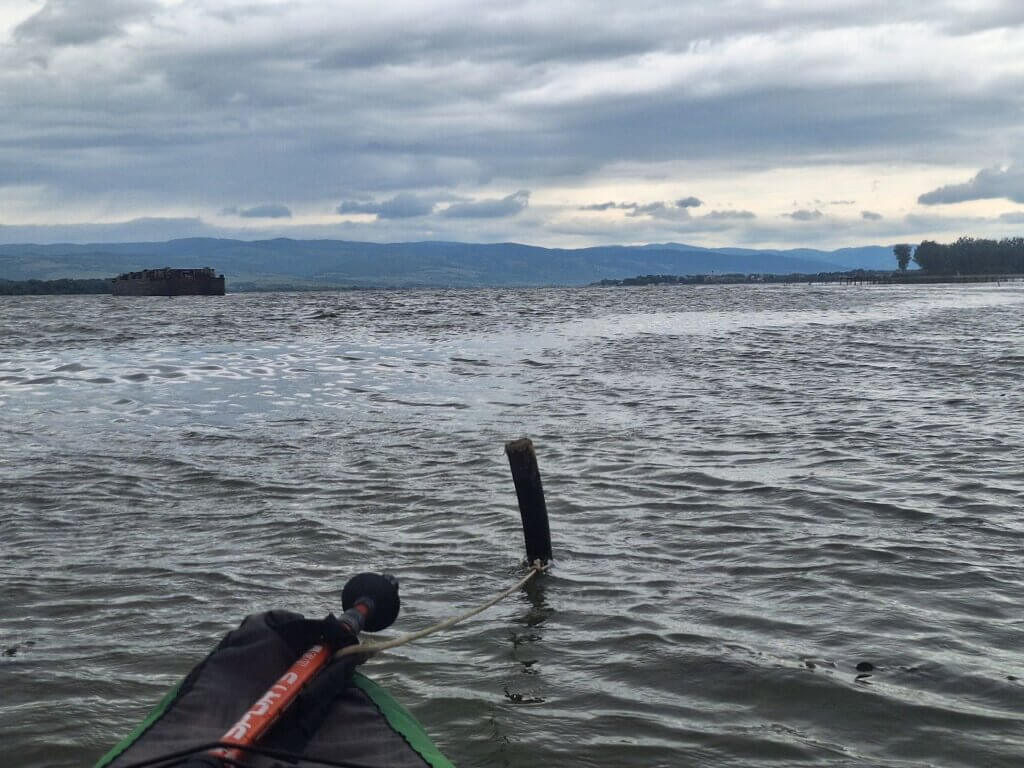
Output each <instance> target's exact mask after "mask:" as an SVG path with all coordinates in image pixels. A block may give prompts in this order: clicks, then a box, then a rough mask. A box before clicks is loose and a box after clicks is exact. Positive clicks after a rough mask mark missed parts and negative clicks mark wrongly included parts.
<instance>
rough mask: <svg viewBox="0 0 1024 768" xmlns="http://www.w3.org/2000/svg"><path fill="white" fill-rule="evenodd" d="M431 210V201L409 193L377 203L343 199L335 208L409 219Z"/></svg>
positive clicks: (338, 210)
mask: <svg viewBox="0 0 1024 768" xmlns="http://www.w3.org/2000/svg"><path fill="white" fill-rule="evenodd" d="M433 210H434V202H433V201H431V200H427V199H425V198H422V197H417V196H416V195H413V194H409V193H402V194H399V195H395V196H394V197H393V198H391V199H390V200H384V201H382V202H379V203H378V202H361V201H359V200H344V201H342V203H341V205H339V206H338V208H337V212H338V213H342V214H344V213H372V214H376V215H377V218H380V219H411V218H414V217H416V216H426V215H427V214H428V213H431V212H432V211H433Z"/></svg>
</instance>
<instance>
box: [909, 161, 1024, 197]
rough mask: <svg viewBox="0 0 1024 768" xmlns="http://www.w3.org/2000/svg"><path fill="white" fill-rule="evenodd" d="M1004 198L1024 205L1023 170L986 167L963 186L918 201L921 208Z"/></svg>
mask: <svg viewBox="0 0 1024 768" xmlns="http://www.w3.org/2000/svg"><path fill="white" fill-rule="evenodd" d="M998 197H1005V198H1006V199H1007V200H1012V201H1013V202H1015V203H1024V168H1021V167H1018V166H1015V165H1011V166H1010V167H1009V168H1005V169H1003V168H985V169H982V170H980V171H978V173H977V174H976V175H975V177H974V178H973V179H971V180H970V181H967V182H965V183H963V184H950V185H947V186H944V187H939V188H938V189H933V190H932V191H931V192H925V193H924V194H923V195H921V196H920V197H918V198H917V202H919V203H921V204H922V205H944V204H948V203H963V202H967V201H968V200H988V199H993V198H998Z"/></svg>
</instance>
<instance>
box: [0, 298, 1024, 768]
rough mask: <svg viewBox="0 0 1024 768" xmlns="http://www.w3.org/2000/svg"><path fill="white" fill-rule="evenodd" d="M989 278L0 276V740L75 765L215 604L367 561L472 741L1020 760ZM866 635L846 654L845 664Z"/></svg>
mask: <svg viewBox="0 0 1024 768" xmlns="http://www.w3.org/2000/svg"><path fill="white" fill-rule="evenodd" d="M1022 308H1024V289H1022V288H1021V287H1020V286H1001V287H998V286H970V287H961V286H956V287H954V286H945V287H917V286H915V287H890V288H883V287H870V288H867V287H857V288H854V287H836V286H831V287H806V286H773V287H746V286H726V287H714V288H699V287H663V288H655V289H648V288H644V289H587V290H554V289H552V290H528V291H460V292H436V291H434V292H392V293H347V294H330V295H231V296H227V297H225V298H223V299H205V298H179V299H173V300H167V299H114V298H111V297H66V298H65V297H39V298H35V297H25V298H12V297H4V298H3V299H0V433H2V434H0V439H2V447H0V462H2V463H0V500H2V503H0V646H2V648H3V649H5V650H7V651H8V652H10V653H13V654H14V655H7V656H4V657H0V743H2V744H3V749H4V757H3V763H4V764H5V765H16V766H23V765H24V766H36V765H48V766H73V765H88V764H91V761H93V760H95V759H96V758H97V757H98V756H99V755H100V754H101V753H103V752H104V751H106V749H107V748H108V747H109V746H110V745H111V744H113V743H114V742H115V741H117V740H118V739H119V738H120V737H121V736H123V735H124V733H126V732H127V731H128V730H130V729H131V727H132V726H133V725H134V724H135V723H136V722H138V721H139V720H140V719H141V718H142V717H143V716H144V714H145V713H146V712H147V711H148V709H149V708H150V707H151V705H152V704H153V703H154V702H155V701H156V700H157V699H158V698H159V697H160V696H161V695H162V693H163V692H164V691H165V690H166V689H167V688H168V687H170V686H171V685H172V684H173V683H175V682H176V681H177V680H178V679H179V678H180V677H181V676H182V675H183V674H184V673H185V671H187V670H188V669H189V668H190V667H191V665H192V664H193V663H195V662H196V661H197V660H198V659H200V658H201V657H202V656H203V655H205V653H206V652H207V651H208V650H209V648H210V647H211V646H212V645H213V644H214V643H215V642H216V640H217V639H218V638H219V637H220V636H221V635H222V634H223V633H224V632H226V631H228V630H229V629H231V628H232V627H233V626H235V625H236V624H237V622H238V621H239V620H240V619H241V618H242V617H243V616H244V615H245V614H246V613H249V612H253V611H258V610H264V609H267V608H270V607H288V608H292V609H295V610H300V611H303V612H306V613H309V614H324V613H326V612H327V611H329V610H332V609H337V604H338V600H339V591H340V588H341V586H342V584H343V583H344V581H345V580H346V579H347V578H348V577H349V576H350V575H352V574H353V573H355V572H357V571H361V570H366V569H388V570H390V571H392V572H394V573H396V574H397V575H398V576H399V577H400V578H401V580H402V591H403V605H404V608H403V615H402V616H401V617H400V618H399V621H398V623H397V625H396V628H397V629H399V630H411V629H415V628H419V627H422V626H425V625H427V624H429V623H432V622H433V621H434V620H436V619H437V618H439V617H442V616H446V615H448V614H450V613H452V612H454V611H455V610H457V609H463V608H466V607H469V606H471V605H472V604H474V603H475V602H477V601H479V600H480V599H481V597H482V596H483V595H485V594H489V593H492V592H495V591H497V590H499V589H500V588H502V587H504V586H505V585H507V584H508V583H510V582H511V579H512V577H513V575H514V574H515V573H517V572H520V570H519V569H520V560H521V557H522V537H521V532H520V527H519V521H518V513H517V511H516V503H515V494H514V491H513V488H512V483H511V479H510V476H509V473H508V468H507V464H506V461H505V458H504V455H503V453H502V445H503V442H504V441H505V440H507V439H510V438H514V437H518V436H521V435H529V436H531V437H532V438H533V440H534V442H535V444H536V446H537V449H538V453H539V456H540V464H541V471H542V473H543V475H544V480H545V487H546V491H547V496H548V505H549V508H550V512H551V516H552V529H553V535H554V543H555V550H556V557H557V563H556V567H555V570H554V572H553V574H552V575H550V576H547V577H546V578H544V580H543V583H542V584H541V585H539V586H537V587H535V588H532V589H530V590H528V591H525V592H523V593H522V594H521V595H519V596H518V598H516V599H512V600H509V601H506V602H505V603H503V604H502V605H500V606H498V607H496V608H493V609H491V610H490V611H489V612H488V613H486V614H484V616H483V617H481V618H480V619H478V620H476V621H475V622H474V623H471V624H469V625H461V626H460V627H458V628H457V629H455V630H454V631H452V632H450V633H449V634H447V635H444V636H441V637H440V638H438V639H431V640H429V641H425V642H423V643H422V644H419V645H414V646H408V647H406V648H403V649H400V650H398V651H396V652H395V653H393V654H392V655H389V656H383V657H381V658H379V659H376V660H374V661H373V662H372V663H371V664H370V665H369V666H368V667H367V668H366V671H367V672H368V673H369V674H370V675H371V676H373V677H374V678H375V679H377V680H378V681H380V682H382V683H384V684H385V685H386V686H387V687H388V688H389V689H390V690H391V692H392V693H393V694H394V695H395V696H396V697H397V698H399V699H400V700H401V701H403V702H404V703H405V704H406V705H407V706H408V707H409V708H410V709H411V710H412V711H413V712H414V713H415V714H416V715H417V716H418V718H419V719H420V720H421V722H422V723H423V724H424V726H425V727H426V728H427V730H428V731H429V732H430V733H431V734H432V735H433V736H434V737H435V740H436V741H437V742H438V744H439V746H441V748H442V749H443V750H444V751H445V752H446V753H447V754H448V755H449V756H450V757H451V758H452V760H453V761H454V762H455V763H456V764H458V765H460V766H463V767H467V766H516V767H519V766H522V767H524V768H525V767H526V766H531V767H532V766H538V765H545V766H600V767H601V768H611V767H612V766H624V765H629V766H702V768H704V767H708V766H779V765H813V766H910V765H914V766H917V765H942V766H1010V765H1020V764H1022V763H1024V683H1022V681H1021V680H1020V679H1019V678H1024V557H1022V554H1021V551H1022V546H1024V510H1022V508H1024V386H1022V385H1024V328H1022ZM860 662H870V663H871V664H872V665H873V666H874V671H873V672H871V673H870V676H867V677H860V678H858V672H857V670H856V666H857V664H858V663H860Z"/></svg>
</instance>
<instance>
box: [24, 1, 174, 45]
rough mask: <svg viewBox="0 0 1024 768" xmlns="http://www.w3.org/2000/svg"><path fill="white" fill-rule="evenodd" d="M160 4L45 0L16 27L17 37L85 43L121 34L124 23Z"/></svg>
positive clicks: (71, 43)
mask: <svg viewBox="0 0 1024 768" xmlns="http://www.w3.org/2000/svg"><path fill="white" fill-rule="evenodd" d="M157 8H159V3H156V2H153V0H46V3H45V4H44V5H43V7H42V8H40V9H39V10H38V11H37V12H36V13H34V14H33V15H32V16H30V17H29V18H28V19H26V20H25V21H23V22H22V23H21V24H19V25H18V26H16V27H15V28H14V39H15V40H18V41H29V42H42V43H46V44H50V45H82V44H85V43H93V42H96V41H97V40H102V39H103V38H106V37H112V36H114V35H117V34H120V32H121V30H122V28H123V26H124V25H125V24H126V23H128V22H130V21H134V20H135V19H139V18H144V17H146V16H148V15H150V14H151V13H153V12H154V11H155V10H156V9H157Z"/></svg>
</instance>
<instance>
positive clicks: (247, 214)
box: [225, 203, 292, 219]
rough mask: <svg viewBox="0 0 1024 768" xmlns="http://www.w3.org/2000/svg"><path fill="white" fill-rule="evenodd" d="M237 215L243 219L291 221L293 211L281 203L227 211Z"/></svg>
mask: <svg viewBox="0 0 1024 768" xmlns="http://www.w3.org/2000/svg"><path fill="white" fill-rule="evenodd" d="M225 210H230V211H232V212H233V213H236V214H237V215H238V216H241V217H242V218H243V219H290V218H291V216H292V212H291V209H290V208H289V207H288V206H287V205H281V204H280V203H267V204H266V205H254V206H253V207H252V208H242V209H241V210H238V209H234V208H232V209H225Z"/></svg>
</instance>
